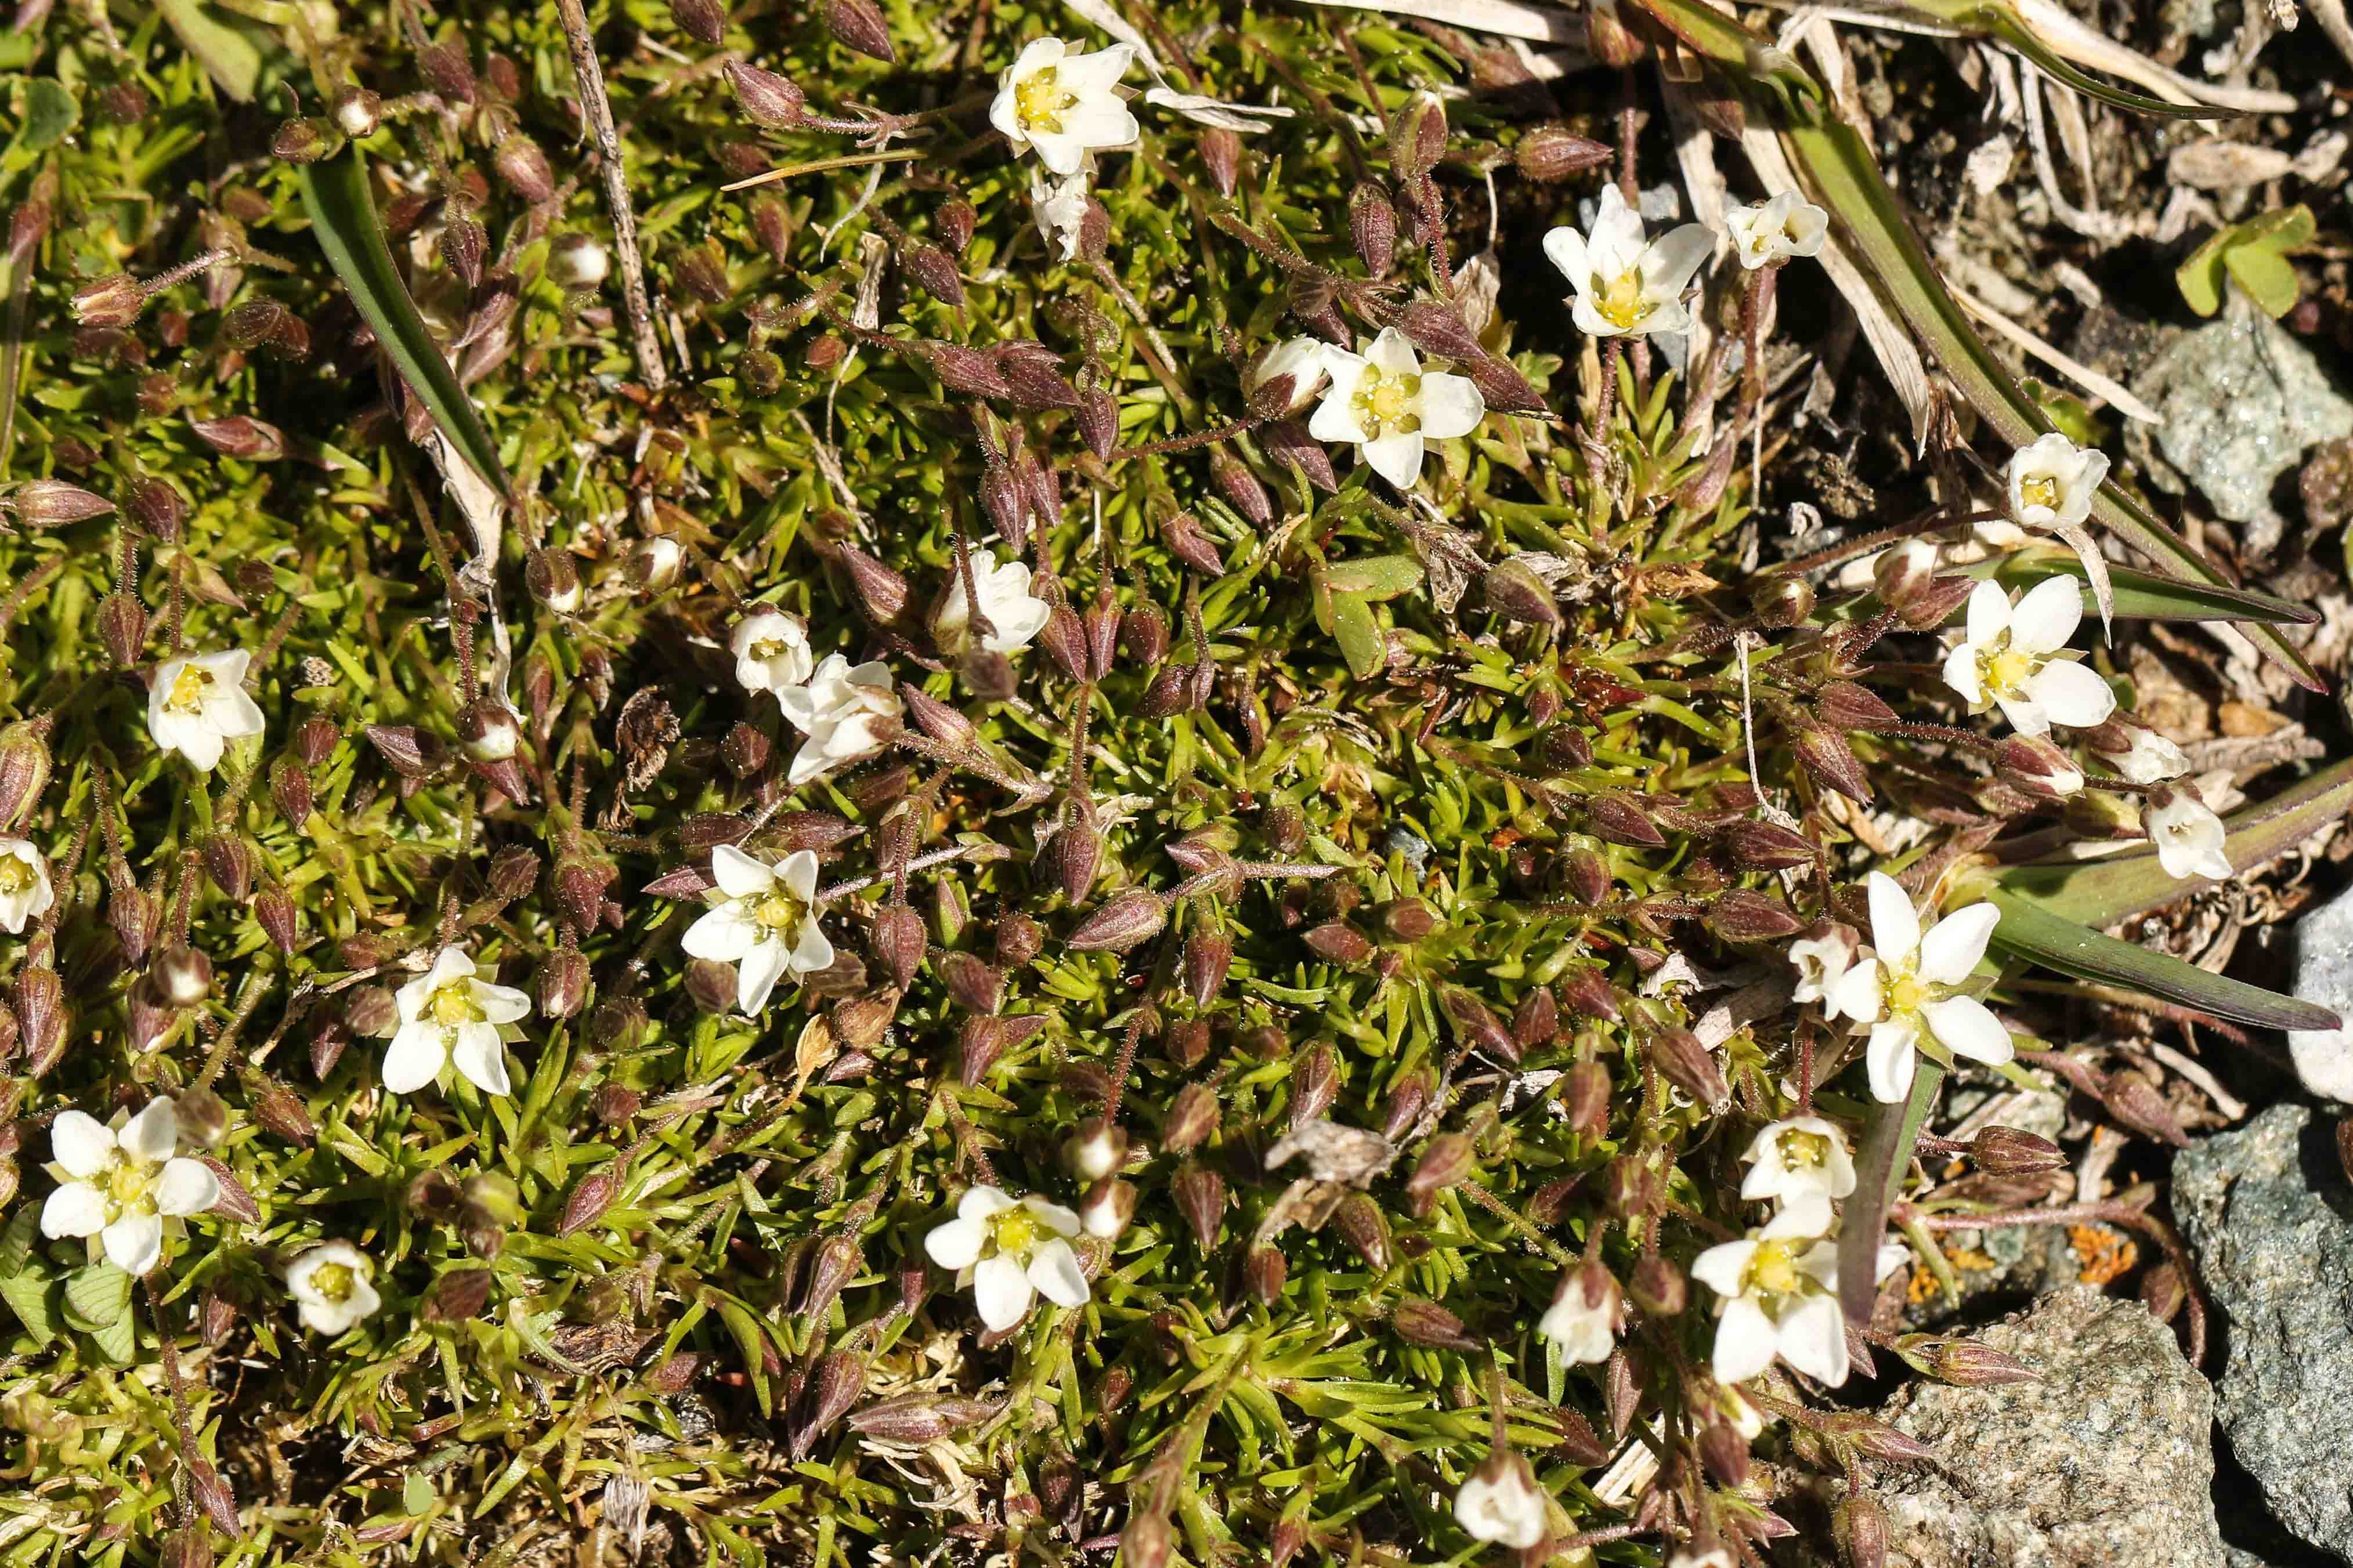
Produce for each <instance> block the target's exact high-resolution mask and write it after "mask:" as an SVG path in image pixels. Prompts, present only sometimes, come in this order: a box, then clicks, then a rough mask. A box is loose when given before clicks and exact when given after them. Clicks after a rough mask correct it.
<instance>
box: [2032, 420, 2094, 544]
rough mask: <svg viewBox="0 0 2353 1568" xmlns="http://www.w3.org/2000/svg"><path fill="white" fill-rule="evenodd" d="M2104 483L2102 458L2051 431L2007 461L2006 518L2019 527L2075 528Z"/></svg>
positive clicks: (2055, 529) (2090, 508)
mask: <svg viewBox="0 0 2353 1568" xmlns="http://www.w3.org/2000/svg"><path fill="white" fill-rule="evenodd" d="M2107 477H2108V455H2107V454H2106V453H2105V452H2101V451H2086V450H2085V449H2084V448H2083V447H2078V446H2076V445H2075V443H2074V442H2073V441H2070V440H2069V439H2067V437H2064V436H2062V435H2061V434H2059V432H2057V431H2056V430H2053V431H2052V432H2051V434H2049V435H2048V436H2045V437H2042V438H2041V439H2039V440H2037V441H2035V442H2034V443H2033V444H2032V445H2031V446H2027V447H2020V448H2019V449H2018V450H2017V451H2016V452H2013V453H2012V454H2010V516H2011V517H2013V518H2015V519H2016V520H2017V521H2018V522H2019V524H2020V526H2021V527H2024V528H2041V529H2048V530H2051V531H2058V530H2061V529H2066V528H2080V527H2082V526H2083V524H2084V519H2086V518H2088V517H2090V516H2091V515H2092V497H2093V496H2094V494H2095V493H2097V491H2098V490H2099V488H2100V481H2101V480H2102V479H2106V478H2107Z"/></svg>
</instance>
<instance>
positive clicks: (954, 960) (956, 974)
mask: <svg viewBox="0 0 2353 1568" xmlns="http://www.w3.org/2000/svg"><path fill="white" fill-rule="evenodd" d="M939 972H940V979H941V980H942V981H943V982H944V984H946V986H947V990H948V998H949V1000H950V1001H952V1002H954V1003H955V1005H957V1006H959V1007H961V1008H963V1009H964V1010H965V1012H967V1013H982V1014H989V1013H995V1012H997V1011H998V1010H999V1009H1001V1008H1002V1007H1003V1006H1004V1005H1005V976H1004V975H1003V974H1002V973H999V972H998V971H997V969H996V968H995V967H994V966H992V965H990V964H988V963H985V962H983V961H982V960H981V959H979V958H976V957H975V956H974V955H973V954H971V953H969V952H944V953H942V954H940V957H939Z"/></svg>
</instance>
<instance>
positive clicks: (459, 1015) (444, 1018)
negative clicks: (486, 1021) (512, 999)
mask: <svg viewBox="0 0 2353 1568" xmlns="http://www.w3.org/2000/svg"><path fill="white" fill-rule="evenodd" d="M426 1011H427V1013H428V1014H429V1015H430V1016H431V1017H432V1019H433V1021H434V1022H435V1023H437V1024H445V1025H448V1026H449V1027H451V1028H453V1029H454V1028H456V1027H457V1026H459V1025H460V1024H479V1023H480V1022H481V1021H482V1010H481V1009H480V1007H478V1006H476V1005H474V995H473V991H472V988H471V987H470V986H469V985H468V984H467V983H466V982H464V981H462V980H459V981H454V982H452V983H451V984H448V985H444V986H443V987H441V989H440V990H438V991H436V992H435V993H433V999H432V1000H431V1001H430V1002H428V1003H427V1005H426Z"/></svg>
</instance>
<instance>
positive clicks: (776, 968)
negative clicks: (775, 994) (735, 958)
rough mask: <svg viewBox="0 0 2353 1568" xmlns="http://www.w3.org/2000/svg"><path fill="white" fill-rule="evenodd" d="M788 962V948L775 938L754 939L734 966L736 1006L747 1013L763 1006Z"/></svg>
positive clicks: (789, 958)
mask: <svg viewBox="0 0 2353 1568" xmlns="http://www.w3.org/2000/svg"><path fill="white" fill-rule="evenodd" d="M791 963H792V952H791V950H790V949H788V948H787V947H786V946H785V944H784V943H783V942H778V941H777V940H776V938H774V937H770V938H768V939H767V940H766V941H765V942H754V944H753V946H752V951H751V952H747V953H745V954H744V956H743V958H742V960H741V961H740V962H739V963H737V964H736V967H735V1005H736V1006H737V1007H738V1008H739V1009H740V1010H742V1011H743V1012H744V1013H746V1014H756V1013H758V1012H759V1011H760V1009H761V1008H763V1007H765V1006H766V1005H768V994H769V993H770V992H772V991H774V990H775V989H776V982H777V981H779V980H781V979H783V978H784V977H785V971H786V969H787V968H788V967H790V965H791Z"/></svg>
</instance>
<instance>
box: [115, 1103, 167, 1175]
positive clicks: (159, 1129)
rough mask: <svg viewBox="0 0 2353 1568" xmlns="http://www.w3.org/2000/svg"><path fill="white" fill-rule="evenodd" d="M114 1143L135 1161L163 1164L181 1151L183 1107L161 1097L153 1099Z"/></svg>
mask: <svg viewBox="0 0 2353 1568" xmlns="http://www.w3.org/2000/svg"><path fill="white" fill-rule="evenodd" d="M114 1141H115V1142H118V1143H120V1144H121V1145H122V1152H124V1153H126V1154H128V1155H130V1156H131V1157H132V1159H134V1160H142V1161H144V1162H146V1163H148V1164H150V1165H160V1164H162V1163H164V1161H166V1160H168V1159H170V1158H171V1157H172V1156H173V1155H174V1154H175V1153H177V1152H179V1148H180V1110H179V1107H177V1106H175V1105H174V1104H173V1103H172V1102H171V1101H170V1100H165V1099H163V1098H162V1097H160V1096H158V1097H157V1098H156V1099H153V1100H149V1101H148V1102H147V1104H146V1106H145V1107H144V1108H143V1109H142V1110H141V1111H140V1112H139V1114H138V1115H136V1116H134V1117H132V1119H131V1120H130V1121H126V1122H124V1123H123V1124H122V1131H120V1132H118V1133H116V1134H115V1135H114Z"/></svg>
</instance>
